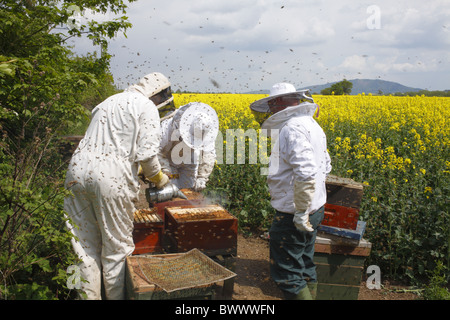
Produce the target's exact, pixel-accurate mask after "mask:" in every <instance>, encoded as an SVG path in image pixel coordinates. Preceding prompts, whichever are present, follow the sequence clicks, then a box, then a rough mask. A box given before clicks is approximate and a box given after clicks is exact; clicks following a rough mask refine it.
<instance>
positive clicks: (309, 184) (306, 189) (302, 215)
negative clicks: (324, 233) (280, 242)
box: [293, 180, 316, 232]
mask: <svg viewBox="0 0 450 320" xmlns="http://www.w3.org/2000/svg"><path fill="white" fill-rule="evenodd" d="M315 190H316V181H315V180H308V181H299V180H295V181H294V205H295V214H294V219H293V222H294V224H295V226H296V227H297V229H299V230H300V231H309V232H313V231H314V229H313V227H312V225H311V223H309V214H308V213H307V210H308V208H309V206H310V205H311V202H312V199H313V198H314V193H315Z"/></svg>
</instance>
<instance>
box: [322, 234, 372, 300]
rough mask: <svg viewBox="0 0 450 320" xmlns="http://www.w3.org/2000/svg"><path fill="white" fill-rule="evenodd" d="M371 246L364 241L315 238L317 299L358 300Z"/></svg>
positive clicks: (331, 237) (325, 237) (324, 236)
mask: <svg viewBox="0 0 450 320" xmlns="http://www.w3.org/2000/svg"><path fill="white" fill-rule="evenodd" d="M371 247H372V244H371V243H370V242H368V241H366V240H364V239H362V240H361V241H356V240H352V239H345V238H341V237H336V236H333V235H327V234H320V235H318V236H317V238H316V243H315V254H314V263H315V264H316V271H317V278H318V282H319V283H318V288H317V300H357V299H358V294H359V287H360V285H361V279H362V274H363V272H364V270H363V269H364V263H365V260H366V258H367V257H368V256H369V254H370V250H371Z"/></svg>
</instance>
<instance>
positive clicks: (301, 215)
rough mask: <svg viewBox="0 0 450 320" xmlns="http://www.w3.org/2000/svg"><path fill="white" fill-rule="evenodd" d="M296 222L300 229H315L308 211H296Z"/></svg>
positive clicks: (311, 230) (310, 230)
mask: <svg viewBox="0 0 450 320" xmlns="http://www.w3.org/2000/svg"><path fill="white" fill-rule="evenodd" d="M294 224H295V226H296V227H297V229H298V230H300V231H308V232H313V231H314V229H313V227H312V225H311V223H309V214H307V213H306V212H296V213H295V214H294Z"/></svg>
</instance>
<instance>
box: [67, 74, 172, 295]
mask: <svg viewBox="0 0 450 320" xmlns="http://www.w3.org/2000/svg"><path fill="white" fill-rule="evenodd" d="M166 80H167V78H165V77H164V76H163V75H162V74H160V73H156V72H155V73H151V74H148V75H146V76H145V77H143V78H142V79H140V81H139V83H137V84H136V85H132V86H131V87H129V88H127V89H126V90H125V91H124V92H122V93H119V94H116V95H113V96H111V97H109V98H108V99H106V100H105V101H103V102H102V103H100V104H99V105H98V106H96V107H95V108H94V110H93V111H92V119H91V123H90V125H89V127H88V129H87V131H86V134H85V136H84V138H83V139H82V140H81V141H80V143H79V145H78V147H77V149H76V150H75V152H74V154H73V156H72V159H71V161H70V164H69V168H68V170H67V175H66V181H65V186H66V188H67V189H69V190H70V191H71V192H72V194H73V196H69V197H67V198H66V199H65V201H64V209H65V210H66V212H67V214H68V216H69V217H70V218H71V220H72V222H73V223H68V227H69V228H70V230H71V231H72V233H73V234H74V236H75V237H76V238H74V239H73V240H72V244H73V247H74V250H75V252H76V253H77V254H78V256H79V258H80V259H81V264H80V265H79V267H80V269H79V270H80V274H79V275H80V276H81V278H82V279H84V280H85V281H81V282H80V283H78V284H77V285H80V284H81V290H82V291H84V292H85V294H86V296H85V297H87V299H101V282H102V277H103V282H104V289H105V296H106V298H107V299H124V298H125V259H126V257H127V256H128V255H130V254H131V253H132V252H133V250H134V243H133V237H132V232H133V215H134V211H135V206H134V203H133V201H135V200H137V197H138V192H139V180H138V175H137V174H138V165H139V164H140V166H141V167H142V168H143V171H144V172H145V175H146V176H147V177H149V179H150V180H151V181H152V183H154V184H155V185H156V186H157V187H158V188H162V187H164V186H165V185H166V184H167V183H168V182H169V178H168V177H167V175H166V174H164V173H163V172H162V171H161V165H160V163H159V160H158V148H159V142H160V118H159V114H158V109H157V107H156V105H155V104H161V103H163V102H162V100H164V99H165V93H164V92H162V93H161V94H159V93H160V92H161V88H160V85H159V84H160V83H162V82H164V81H166ZM149 97H152V100H153V101H152V100H150V99H149ZM166 98H167V97H166ZM160 100H161V101H160ZM166 100H167V99H166Z"/></svg>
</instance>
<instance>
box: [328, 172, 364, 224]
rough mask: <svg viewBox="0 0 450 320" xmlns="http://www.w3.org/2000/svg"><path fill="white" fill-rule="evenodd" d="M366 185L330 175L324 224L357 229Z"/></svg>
mask: <svg viewBox="0 0 450 320" xmlns="http://www.w3.org/2000/svg"><path fill="white" fill-rule="evenodd" d="M363 189H364V185H363V184H362V183H358V182H356V181H354V180H352V179H348V178H341V177H337V176H333V175H330V176H328V177H327V180H326V190H327V203H326V204H325V215H324V219H323V221H322V223H321V224H322V225H324V226H330V227H336V228H343V229H350V230H356V228H357V226H358V220H359V208H360V206H361V201H362V197H363V191H364V190H363Z"/></svg>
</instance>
